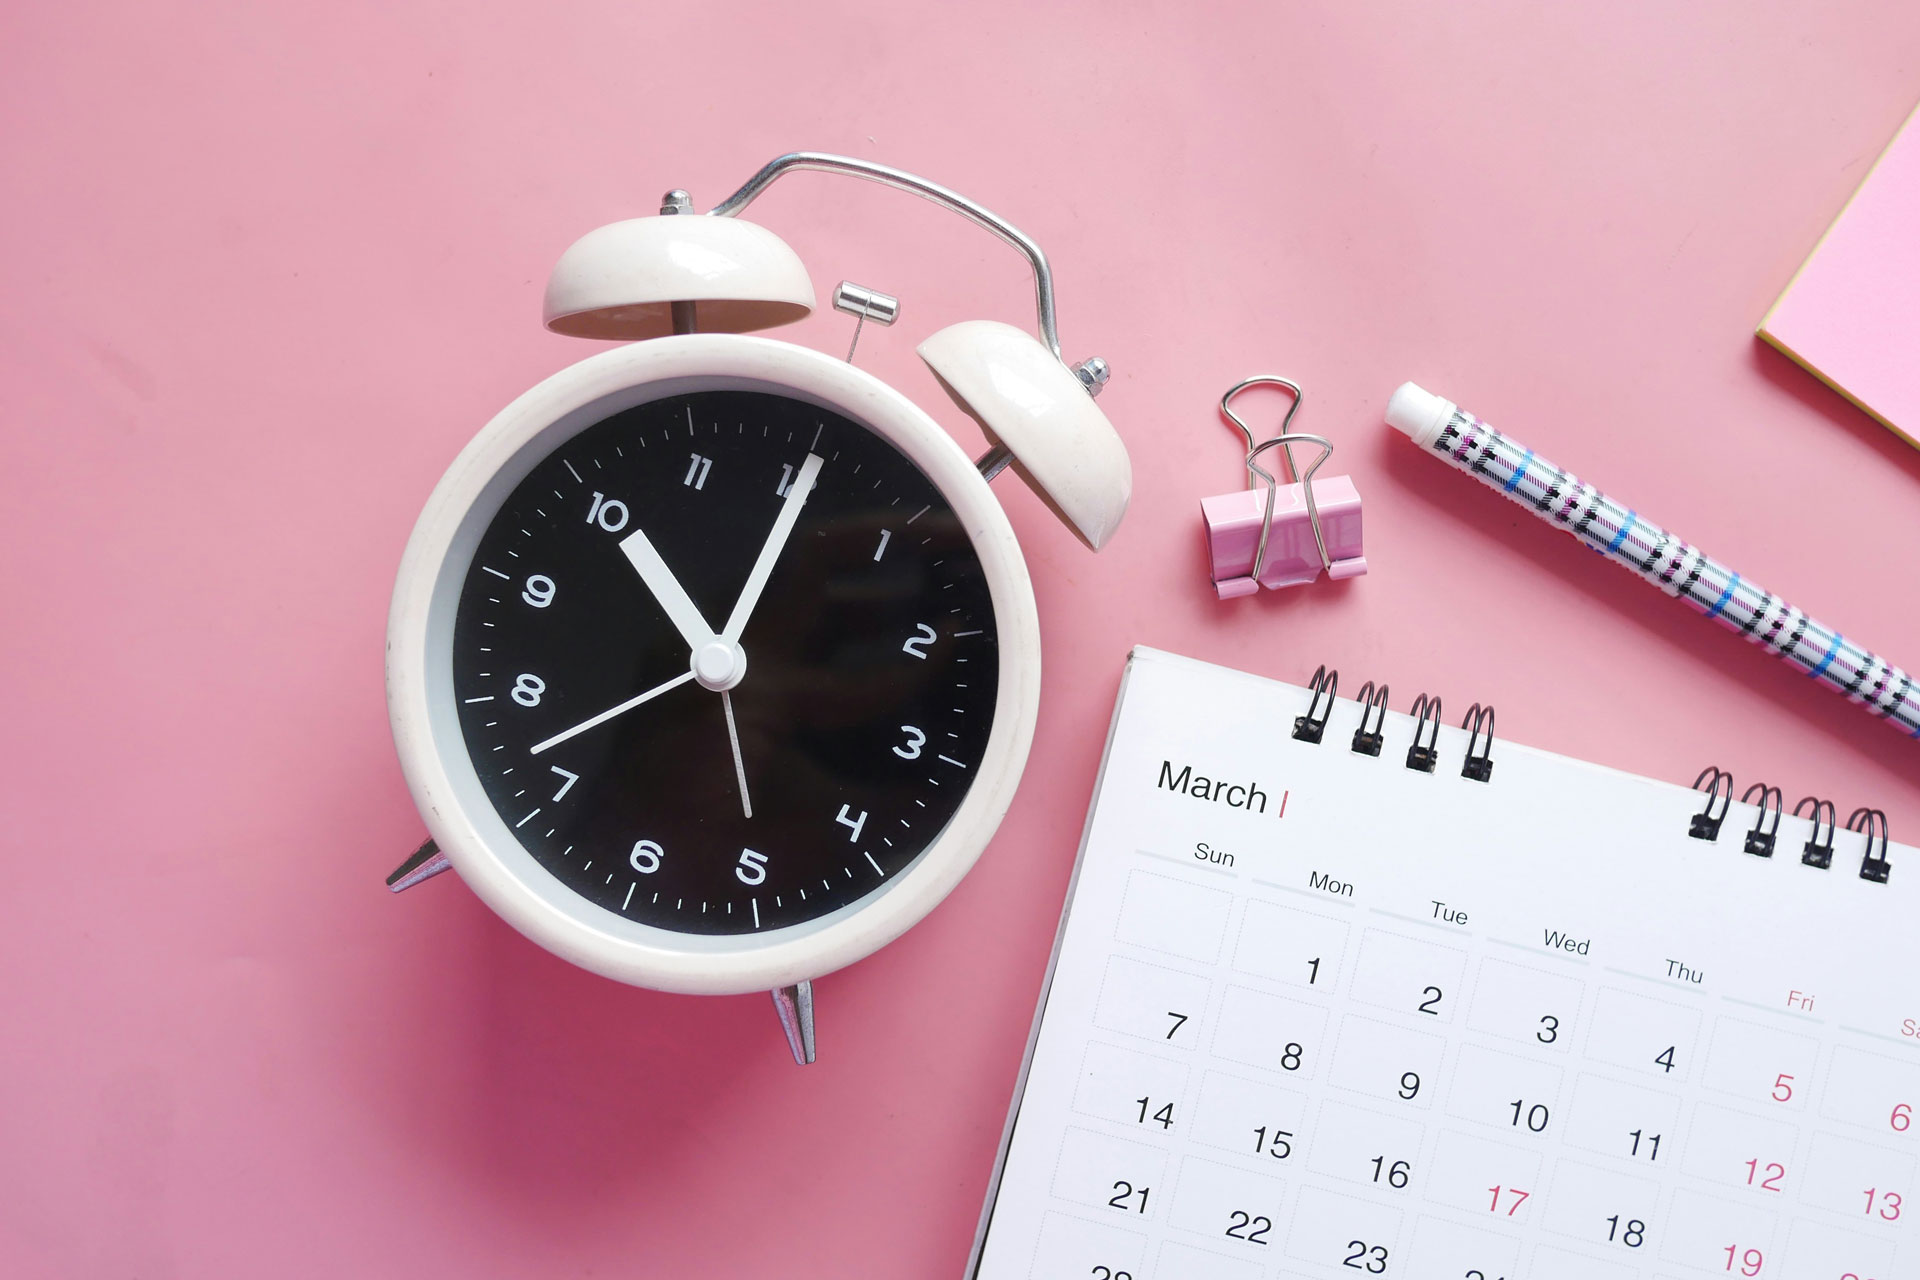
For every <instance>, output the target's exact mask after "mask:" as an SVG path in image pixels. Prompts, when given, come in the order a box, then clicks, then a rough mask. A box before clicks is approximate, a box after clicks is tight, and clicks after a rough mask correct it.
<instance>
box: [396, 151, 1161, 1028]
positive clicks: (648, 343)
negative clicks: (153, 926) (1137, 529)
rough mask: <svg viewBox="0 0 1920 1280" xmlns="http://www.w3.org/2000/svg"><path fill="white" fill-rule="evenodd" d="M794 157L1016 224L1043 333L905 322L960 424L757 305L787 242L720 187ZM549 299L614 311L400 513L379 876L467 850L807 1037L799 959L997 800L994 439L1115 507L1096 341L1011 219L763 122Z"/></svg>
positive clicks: (879, 314) (946, 887) (1106, 515)
mask: <svg viewBox="0 0 1920 1280" xmlns="http://www.w3.org/2000/svg"><path fill="white" fill-rule="evenodd" d="M800 171H824V172H830V173H837V174H842V175H846V176H852V177H858V178H862V179H865V180H868V181H871V182H877V183H880V184H882V185H885V186H889V187H893V188H896V189H899V190H903V191H906V192H909V193H911V194H913V195H916V196H919V197H921V198H924V199H927V200H931V201H933V202H934V203H936V204H939V205H941V206H943V207H945V208H948V209H950V210H952V211H954V212H956V213H959V214H961V215H963V216H964V217H966V218H967V219H969V220H970V221H972V222H974V223H976V224H977V225H980V226H982V227H985V228H987V229H988V230H990V231H992V232H994V234H996V235H998V236H999V237H1000V238H1001V239H1002V240H1005V241H1006V242H1007V243H1009V244H1011V245H1012V246H1013V247H1014V248H1016V249H1017V250H1019V251H1020V252H1021V253H1022V254H1023V255H1024V256H1025V257H1026V259H1027V261H1028V263H1029V265H1030V266H1031V267H1032V270H1033V276H1034V291H1035V315H1036V330H1037V333H1038V337H1036V336H1035V335H1034V334H1032V333H1028V332H1026V331H1023V330H1021V329H1018V328H1016V327H1014V326H1012V325H1008V324H1003V323H999V322H995V321H983V320H976V321H966V322H963V323H961V324H958V325H953V326H949V327H948V328H946V329H943V330H941V331H940V332H938V333H935V334H933V335H932V336H931V337H928V338H927V339H925V340H924V341H923V342H922V343H921V344H920V346H919V353H920V355H921V358H922V359H923V360H925V361H926V363H927V365H928V367H929V368H930V369H931V371H932V372H933V374H934V375H935V379H936V381H937V383H938V385H939V386H940V388H941V389H942V390H943V391H944V392H945V393H946V394H947V395H948V396H949V397H951V398H952V399H953V400H954V402H955V403H956V405H957V406H958V407H959V408H960V409H961V410H962V411H963V412H965V413H967V414H968V415H969V416H970V417H972V418H973V419H974V420H975V421H976V422H977V423H979V425H980V426H981V427H982V429H983V430H984V432H985V434H986V438H987V443H988V449H987V452H986V453H985V454H984V455H982V456H981V457H979V458H977V459H973V458H969V457H968V456H967V454H966V452H964V451H963V450H962V449H961V448H960V446H959V444H958V443H957V442H956V441H955V440H954V439H953V438H952V437H951V436H950V435H948V434H947V433H946V432H945V431H944V430H942V429H941V428H940V427H939V426H938V424H936V423H935V422H934V420H933V419H932V417H931V416H930V415H928V413H927V412H926V411H925V410H924V409H923V408H921V407H920V406H918V405H916V404H915V403H913V402H912V401H911V400H909V399H908V398H907V397H906V396H904V395H902V394H901V393H900V392H899V391H898V390H896V389H895V388H893V387H891V386H888V385H887V384H886V383H884V382H882V381H881V380H880V379H878V378H876V377H874V376H873V375H872V374H870V373H867V372H865V371H864V370H861V369H859V368H857V367H855V366H854V365H853V364H852V363H851V360H852V356H853V350H852V349H851V348H850V349H849V351H848V353H847V357H846V359H844V360H843V359H839V358H836V357H834V356H831V355H828V354H826V353H823V352H819V351H814V350H811V349H809V348H805V347H800V346H796V345H794V344H792V343H787V342H780V341H775V340H772V339H768V338H763V337H756V336H751V331H753V330H758V329H765V328H770V327H773V326H777V325H780V324H785V323H788V322H790V321H792V320H796V319H799V318H801V317H802V316H804V315H806V314H807V313H808V311H809V310H811V308H812V306H813V304H814V294H813V286H812V284H811V281H810V280H809V279H808V276H807V273H806V270H805V268H804V267H803V266H802V265H801V263H800V261H799V259H798V257H797V256H796V255H795V254H794V253H793V251H792V250H791V249H789V248H788V247H787V246H786V245H785V244H784V243H783V242H782V241H781V240H780V239H779V238H778V237H777V236H775V235H774V234H773V233H772V232H771V231H769V230H767V229H766V228H764V227H761V226H758V225H756V224H753V223H748V222H746V221H743V220H742V219H740V218H739V217H738V216H737V215H738V214H739V213H740V211H741V210H743V209H744V208H745V207H746V206H747V205H748V204H750V203H751V202H752V201H753V199H755V198H756V197H757V196H758V195H759V194H760V193H761V192H762V191H764V190H765V189H766V188H767V187H768V186H769V185H770V184H771V183H773V182H774V181H776V180H777V179H779V178H781V177H782V176H784V175H786V174H790V173H794V172H800ZM834 303H835V306H836V307H837V308H839V309H840V310H843V311H846V312H848V313H849V314H851V315H853V316H855V317H856V320H857V322H858V325H861V326H863V325H864V324H865V323H866V322H867V321H869V320H871V321H873V322H874V323H875V324H877V325H883V326H884V325H889V324H892V323H894V322H895V321H896V320H897V319H898V317H899V314H900V307H899V304H898V301H897V300H895V299H892V298H889V297H887V296H886V295H884V294H880V293H878V292H876V291H874V290H870V289H865V288H862V287H860V286H856V285H852V284H851V283H843V284H842V286H841V287H840V289H838V290H837V291H836V292H835V297H834ZM545 311H546V323H547V326H548V327H549V328H550V329H552V330H554V331H556V332H559V333H563V334H569V335H574V336H580V337H589V338H599V339H614V340H618V341H621V342H623V343H624V345H621V346H618V347H614V348H612V349H610V350H605V351H602V352H600V353H598V354H596V355H593V356H590V357H588V358H587V359H585V360H582V361H580V362H579V363H577V364H575V365H572V366H570V367H569V368H566V369H563V370H561V371H560V372H558V373H556V374H554V375H553V376H552V377H550V378H548V379H547V380H546V381H544V382H542V383H541V384H539V385H538V386H536V387H534V388H533V389H531V390H530V391H528V392H527V393H525V394H524V395H522V396H521V397H520V398H519V399H517V400H515V401H514V402H513V403H512V404H510V405H509V406H507V408H506V409H504V410H503V411H502V412H501V413H500V414H499V415H497V416H496V417H495V418H494V419H493V421H492V422H490V423H489V424H488V425H487V426H486V427H485V428H484V429H483V430H482V431H481V432H480V433H479V434H478V435H476V436H475V437H474V439H473V440H472V441H471V442H470V443H469V444H468V445H467V446H466V448H465V449H463V450H462V451H461V453H460V455H459V457H457V458H456V459H455V460H454V461H453V463H452V465H451V466H450V467H449V469H448V471H447V473H446V475H445V476H444V477H443V478H442V479H441V481H440V483H439V485H438V486H437V487H436V488H435V490H434V492H433V494H432V495H431V497H430V498H429V499H428V501H427V504H426V507H425V508H424V510H423V511H422V513H421V515H420V518H419V521H418V522H417V524H416V526H415V529H414V532H413V536H412V538H411V539H410V540H409V542H408V545H407V550H406V553H405V555H404V556H403V558H402V561H401V567H400V572H399V575H398V580H397V581H396V584H395V589H394V601H393V609H392V613H391V616H390V621H389V627H388V644H387V684H388V706H389V712H390V718H391V721H392V725H393V732H394V742H395V746H396V749H397V752H398V754H399V758H400V763H401V767H402V772H403V774H404V775H405V777H406V780H407V785H408V788H409V790H410V791H411V792H412V794H413V797H414V800H415V803H416V805H417V807H418V808H419V810H420V813H421V816H422V818H423V820H424V821H425V823H426V826H427V829H428V834H429V839H428V840H427V841H426V842H425V843H424V844H423V845H422V846H421V847H420V849H419V850H418V851H417V852H416V853H415V854H414V855H413V856H412V857H410V858H408V859H407V860H406V861H405V862H404V863H403V864H402V865H401V866H400V867H399V868H398V869H397V870H396V871H395V872H394V873H393V874H392V875H391V876H389V877H388V885H389V887H390V888H392V889H394V890H395V891H398V890H401V889H406V888H410V887H412V886H413V885H416V884H419V883H421V882H422V881H424V880H426V879H428V878H430V877H432V876H434V875H437V874H438V873H439V872H441V871H445V870H454V871H457V872H458V873H459V875H460V877H461V879H462V880H464V881H465V882H466V883H467V884H468V886H469V887H470V888H472V889H473V890H474V892H475V893H477V894H478V895H479V896H480V897H481V899H482V900H483V901H485V902H486V903H487V905H488V906H489V907H491V908H492V909H493V910H494V911H495V912H497V913H498V914H499V915H500V916H501V917H502V918H503V919H505V920H506V921H507V922H508V923H510V924H511V925H513V926H514V927H515V928H516V929H518V930H519V931H520V932H521V933H523V934H525V935H526V936H527V937H529V938H531V939H532V940H533V941H535V942H537V943H539V944H540V945H542V946H544V947H546V948H548V949H549V950H551V951H553V952H554V953H555V954H557V955H560V956H561V957H563V958H565V959H567V960H570V961H572V962H573V963H576V964H579V965H581V966H582V967H585V968H587V969H590V970H592V971H594V972H596V973H599V974H602V975H604V976H606V977H610V978H614V979H616V980H618V981H622V982H627V983H631V984H633V985H637V986H646V987H653V988H656V989H660V990H667V991H681V992H690V993H697V994H729V993H740V992H748V991H754V990H761V991H771V992H772V993H773V1002H774V1005H775V1008H776V1011H777V1012H778V1013H779V1016H780V1020H781V1023H782V1026H783V1028H784V1030H785V1032H786V1037H787V1041H788V1045H789V1048H790V1049H791V1050H792V1053H793V1056H794V1058H795V1060H796V1061H799V1062H809V1061H812V1060H813V1057H814V1016H813V1010H814V996H813V988H812V980H813V979H815V978H818V977H821V976H823V975H825V974H827V973H830V972H832V971H833V970H835V969H838V968H841V967H843V966H845V965H847V964H850V963H852V962H853V961H855V960H858V959H860V958H862V957H863V956H866V955H868V954H870V953H872V952H873V951H875V950H877V949H879V948H880V947H882V946H884V945H885V944H886V943H887V942H889V941H891V940H892V939H893V938H895V937H897V936H898V935H899V934H900V933H902V932H903V931H905V930H906V929H907V928H909V927H910V926H911V925H913V924H914V923H915V922H917V921H918V920H919V919H921V918H922V917H924V916H925V915H926V913H927V912H928V911H930V910H931V909H932V908H933V907H934V906H935V905H936V904H937V903H938V902H939V901H940V900H941V899H942V898H943V897H944V896H945V895H946V894H947V893H948V892H949V891H950V890H951V889H952V888H953V886H954V885H955V884H957V883H958V881H959V880H960V878H961V877H962V876H963V875H964V874H965V873H966V871H967V870H968V869H969V868H970V867H971V866H972V865H973V863H974V861H975V860H976V859H977V858H978V856H979V854H980V852H981V850H982V849H983V848H984V847H985V845H986V844H987V842H988V841H989V840H990V839H991V837H992V835H993V832H994V830H995V828H996V827H997V826H998V824H999V821H1000V819H1001V817H1002V815H1003V814H1004V813H1005V811H1006V808H1007V806H1008V804H1009V803H1011V801H1012V797H1013V794H1014V790H1015V788H1016V786H1017V785H1018V781H1019V777H1020V773H1021V771H1022V769H1023V768H1024V766H1025V762H1026V758H1027V753H1028V749H1029V747H1030V745H1031V742H1032V736H1033V726H1034V720H1035V717H1036V715H1037V710H1038V700H1039V677H1040V656H1041V655H1040V638H1039V625H1038V616H1037V611H1036V609H1035V605H1034V600H1033V589H1032V584H1031V582H1030V580H1029V578H1028V575H1027V570H1026V564H1025V560H1024V558H1023V557H1022V555H1021V552H1020V549H1019V545H1018V542H1017V541H1016V539H1015V538H1014V535H1013V530H1012V527H1011V526H1010V524H1009V523H1008V521H1007V518H1006V515H1005V512H1004V511H1002V509H1001V508H1000V505H999V503H998V501H997V500H996V499H995V498H994V497H993V494H992V490H991V488H990V487H989V481H990V480H991V479H992V478H993V477H994V476H996V475H998V474H1000V473H1001V472H1002V471H1003V470H1004V469H1007V468H1009V467H1011V469H1012V470H1014V471H1015V473H1016V474H1018V475H1019V476H1020V477H1021V478H1022V479H1023V480H1025V481H1026V482H1027V483H1028V484H1030V485H1031V486H1032V487H1033V488H1034V489H1035V490H1036V492H1038V494H1039V495H1040V496H1041V498H1042V499H1043V500H1044V501H1045V502H1046V504H1047V506H1048V507H1049V508H1050V509H1051V510H1053V511H1054V512H1055V513H1056V514H1057V515H1059V516H1060V517H1061V518H1062V520H1063V521H1064V522H1065V523H1066V524H1067V525H1068V527H1069V528H1070V529H1071V530H1072V531H1073V532H1074V533H1075V535H1076V536H1078V537H1079V538H1080V540H1081V541H1082V542H1084V543H1085V544H1086V545H1087V546H1088V547H1090V548H1092V549H1095V550H1097V549H1098V548H1099V547H1100V546H1102V545H1103V544H1104V543H1105V542H1106V540H1107V538H1108V537H1109V536H1110V535H1111V534H1112V533H1113V531H1114V530H1115V529H1116V528H1117V527H1118V525H1119V523H1120V520H1121V517H1122V516H1123V514H1124V513H1125V510H1126V506H1127V502H1128V499H1129V496H1130V493H1131V487H1132V484H1131V468H1130V465H1129V463H1128V460H1127V455H1126V450H1125V447H1124V445H1122V444H1121V442H1120V439H1119V436H1118V435H1117V434H1116V433H1115V432H1114V430H1113V428H1112V426H1111V425H1110V424H1109V423H1108V421H1107V419H1106V417H1105V415H1104V414H1102V413H1101V412H1100V410H1099V409H1098V408H1097V407H1095V405H1094V396H1095V395H1096V394H1097V393H1098V392H1099V390H1100V388H1101V386H1102V385H1103V384H1104V383H1105V382H1106V380H1107V368H1106V365H1105V362H1104V361H1099V360H1083V361H1081V362H1079V363H1078V364H1069V363H1067V361H1066V360H1065V359H1064V357H1062V355H1061V354H1060V341H1059V336H1058V328H1057V321H1056V318H1055V305H1054V287H1053V278H1052V271H1051V268H1050V266H1049V264H1048V263H1047V260H1046V257H1045V255H1044V254H1042V253H1041V251H1040V249H1039V246H1038V245H1037V244H1035V243H1034V242H1033V241H1032V240H1031V239H1030V238H1028V237H1027V236H1026V235H1025V234H1024V233H1022V232H1020V231H1019V230H1018V229H1016V228H1015V227H1013V226H1012V224H1010V223H1008V222H1006V220H1005V219H1002V218H1000V217H999V216H998V215H996V214H993V213H991V212H989V211H988V210H986V209H985V208H984V207H982V206H980V205H978V204H976V203H974V202H973V201H971V200H968V199H966V198H965V197H962V196H960V195H958V194H957V193H954V192H952V191H949V190H948V189H947V188H945V187H941V186H938V185H937V184H934V183H932V182H929V181H927V180H926V179H924V178H919V177H916V176H914V175H912V174H908V173H905V172H903V171H901V170H897V169H892V168H889V167H887V166H884V165H878V164H875V163H873V162H870V161H864V160H857V159H851V158H848V157H841V156H829V155H823V154H818V153H807V152H798V153H794V154H791V155H787V156H782V157H779V158H778V159H776V160H774V161H773V162H771V163H770V164H768V165H766V166H765V167H763V168H762V169H761V170H760V172H759V173H757V174H756V175H754V177H753V178H752V179H750V180H749V181H748V182H747V184H746V185H745V186H743V187H741V189H740V190H739V191H737V192H735V193H734V194H733V195H731V196H729V197H728V198H727V199H726V200H724V201H722V202H721V203H720V204H719V205H717V206H715V207H714V208H713V209H712V210H710V211H709V212H708V213H706V214H698V213H694V212H693V211H692V202H691V200H690V199H689V198H688V197H687V196H686V195H685V193H684V192H680V191H674V192H670V193H669V194H668V196H667V197H666V198H665V200H664V201H663V203H662V205H661V211H660V213H659V215H657V216H652V217H644V218H634V219H629V220H627V221H625V222H618V223H614V224H612V225H610V226H606V227H602V228H600V229H599V230H597V231H593V232H590V233H588V234H587V235H586V236H584V237H582V238H581V239H580V240H579V241H577V242H576V243H575V244H574V245H573V246H572V247H571V248H569V249H568V250H567V251H566V253H564V254H563V255H561V258H560V260H559V263H558V264H557V265H556V267H555V268H554V272H553V275H552V278H551V279H550V281H549V283H548V286H547V294H546V306H545ZM858 333H859V328H858V327H856V334H855V337H856V344H857V339H858ZM715 621H718V626H716V625H715ZM688 685H697V686H699V687H698V688H697V689H688V688H685V687H684V686H688ZM713 694H718V695H719V696H718V698H714V697H713V696H712V695H713ZM716 702H717V703H718V704H719V706H718V709H717V711H716V708H715V705H714V704H715V703H716ZM728 766H730V768H729V767H728ZM750 782H751V786H750V785H749V783H750Z"/></svg>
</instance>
